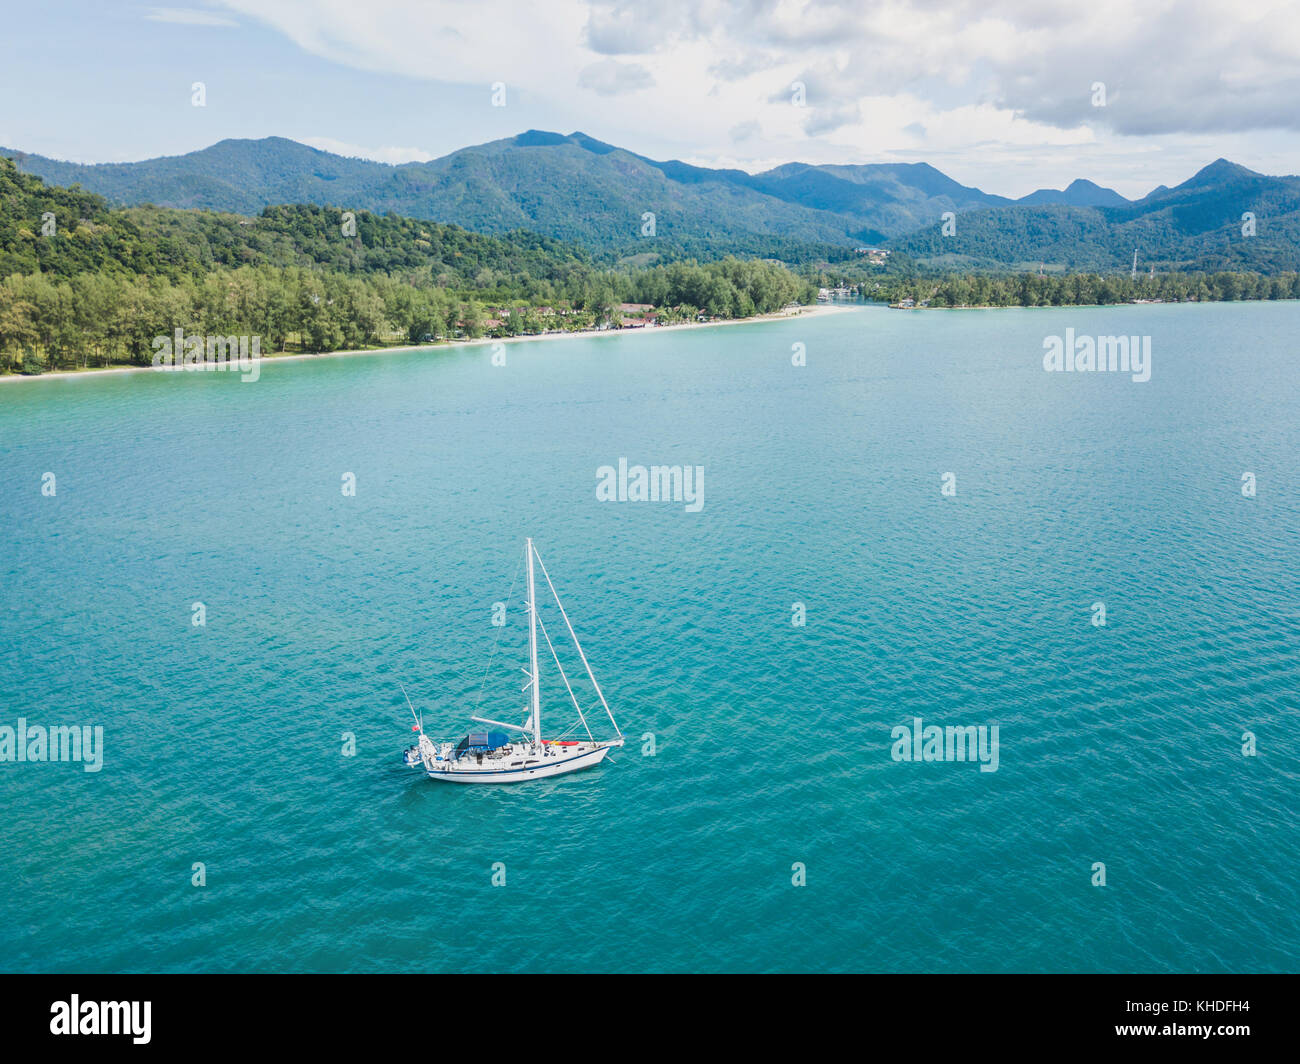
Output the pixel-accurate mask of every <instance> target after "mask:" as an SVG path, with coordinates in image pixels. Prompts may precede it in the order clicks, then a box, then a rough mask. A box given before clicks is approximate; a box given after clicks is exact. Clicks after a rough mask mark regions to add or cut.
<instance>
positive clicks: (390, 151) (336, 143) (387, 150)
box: [301, 137, 435, 166]
mask: <svg viewBox="0 0 1300 1064" xmlns="http://www.w3.org/2000/svg"><path fill="white" fill-rule="evenodd" d="M301 142H302V143H303V144H306V145H308V146H310V147H312V148H319V149H320V150H321V151H327V152H330V153H331V154H333V155H346V156H349V157H351V158H354V159H373V160H374V161H375V162H377V163H391V164H392V165H394V166H396V165H398V164H399V163H427V162H428V161H429V160H430V159H433V158H435V156H434V155H432V154H431V153H429V152H427V151H423V150H421V149H420V148H397V147H383V148H367V147H365V146H364V145H361V144H348V143H346V142H345V141H341V140H334V139H333V138H332V137H303V138H301Z"/></svg>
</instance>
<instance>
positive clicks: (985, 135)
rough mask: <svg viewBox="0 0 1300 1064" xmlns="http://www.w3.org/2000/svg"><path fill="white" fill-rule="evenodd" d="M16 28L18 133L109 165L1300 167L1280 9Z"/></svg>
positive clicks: (486, 13)
mask: <svg viewBox="0 0 1300 1064" xmlns="http://www.w3.org/2000/svg"><path fill="white" fill-rule="evenodd" d="M15 24H17V25H20V26H21V30H20V32H19V33H18V34H8V35H6V36H5V37H4V38H3V39H0V145H4V146H6V147H10V148H17V149H21V150H25V151H31V152H37V153H40V154H43V155H50V156H54V157H56V158H63V159H74V160H77V161H83V162H108V161H123V160H133V159H141V158H148V157H152V156H157V155H175V154H181V153H184V152H186V151H192V150H194V149H197V148H201V147H205V146H207V145H209V144H212V143H214V142H215V141H218V140H221V139H223V138H226V137H263V136H272V135H275V136H285V137H290V138H292V139H295V140H299V141H303V142H305V143H310V144H313V145H315V146H317V147H322V148H325V149H327V150H333V151H340V152H342V153H344V154H355V155H364V156H366V157H369V158H376V159H381V160H384V161H389V162H398V161H406V160H410V159H427V158H432V157H435V156H438V155H442V154H445V153H446V152H448V151H452V150H455V149H456V148H459V147H463V146H465V145H469V144H477V143H482V142H483V141H487V140H492V139H496V138H498V137H506V136H511V135H513V134H515V133H518V132H521V131H523V130H525V129H529V128H540V129H554V130H559V131H561V132H571V131H573V130H577V129H580V130H582V131H583V132H586V133H588V134H590V135H592V136H595V137H598V138H600V139H602V140H606V141H609V142H611V143H614V144H617V145H620V146H622V147H626V148H629V149H631V150H633V151H637V152H640V153H642V154H645V155H649V156H651V157H654V158H680V159H685V160H687V161H690V162H695V163H699V164H702V165H710V166H719V165H722V166H738V167H741V168H744V169H748V170H758V169H764V168H767V167H769V166H773V165H777V164H779V163H782V162H788V161H792V160H801V161H806V162H820V163H825V162H848V163H861V162H892V161H908V162H914V161H926V162H930V163H932V164H934V165H935V166H937V167H939V168H940V169H941V170H944V171H945V172H946V173H948V174H950V175H951V176H952V177H954V178H956V179H957V180H959V181H962V182H964V183H967V184H973V185H978V186H979V187H981V188H984V189H986V190H987V191H990V192H998V193H1002V194H1006V195H1023V194H1025V193H1027V192H1030V191H1032V190H1033V189H1035V188H1039V187H1061V186H1063V185H1065V184H1066V183H1068V182H1069V181H1070V180H1072V179H1074V178H1075V177H1087V178H1090V179H1092V180H1095V181H1097V182H1098V183H1100V184H1104V185H1109V186H1111V187H1114V188H1117V189H1118V190H1119V191H1120V192H1123V193H1124V194H1126V195H1140V194H1143V193H1145V192H1147V191H1149V190H1150V189H1151V188H1152V187H1154V186H1155V185H1157V184H1176V183H1178V182H1180V181H1182V180H1185V179H1186V178H1187V177H1189V176H1190V175H1191V174H1192V173H1193V172H1194V171H1195V170H1197V169H1199V168H1200V167H1201V166H1203V165H1205V164H1206V163H1208V162H1210V161H1212V160H1213V159H1215V158H1217V157H1219V156H1226V157H1228V158H1231V159H1233V160H1234V161H1236V162H1240V163H1243V164H1244V165H1247V166H1250V167H1252V168H1255V169H1259V170H1263V171H1265V172H1268V173H1295V172H1296V171H1297V170H1298V169H1300V132H1298V129H1300V117H1298V116H1297V115H1296V113H1295V112H1296V110H1297V109H1296V107H1295V101H1296V99H1300V31H1298V30H1297V28H1296V24H1297V20H1296V19H1295V18H1294V14H1293V12H1291V11H1289V8H1288V5H1287V4H1286V3H1283V2H1280V0H1276V2H1275V0H1256V2H1255V3H1253V4H1252V5H1251V6H1250V7H1249V8H1242V7H1241V6H1240V5H1235V4H1233V3H1230V2H1228V0H1178V2H1177V3H1171V2H1170V0H1150V2H1149V3H1148V4H1145V5H1142V6H1140V7H1138V6H1135V5H1132V4H1131V3H1129V2H1128V0H1124V2H1123V3H1121V2H1119V0H1090V2H1089V3H1088V4H1086V5H1079V4H1072V3H1071V4H1065V3H1039V2H1033V0H980V2H976V0H950V2H940V0H824V2H819V3H801V2H796V0H538V2H535V3H519V2H502V0H434V2H422V3H416V2H408V0H365V2H360V0H197V2H194V3H190V4H187V5H181V6H174V7H158V6H154V5H145V4H133V3H113V2H109V3H90V2H86V0H69V2H63V3H60V2H57V0H56V2H51V3H45V4H43V5H41V6H39V7H37V6H32V7H30V8H28V9H27V10H25V11H24V12H23V16H22V21H21V23H16V22H15V21H14V20H12V19H11V25H15ZM196 81H201V82H203V83H204V85H205V88H206V94H207V101H206V106H204V107H194V106H192V104H191V85H192V84H193V83H194V82H196ZM497 82H503V83H504V84H505V86H506V106H504V107H494V106H493V105H492V85H493V84H494V83H497ZM1097 83H1102V84H1104V85H1105V90H1106V91H1105V97H1106V99H1105V106H1104V107H1098V106H1096V93H1095V91H1094V89H1093V86H1094V85H1096V84H1097ZM796 86H801V87H802V89H801V91H798V92H796V91H794V90H795V88H796ZM796 97H798V99H796Z"/></svg>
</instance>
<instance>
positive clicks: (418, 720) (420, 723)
mask: <svg viewBox="0 0 1300 1064" xmlns="http://www.w3.org/2000/svg"><path fill="white" fill-rule="evenodd" d="M397 686H398V687H400V688H401V689H402V697H403V698H405V699H406V704H407V705H408V706H410V707H411V716H413V717H415V730H416V731H418V732H420V733H421V734H423V733H424V719H423V718H422V717H420V716H417V715H416V712H415V707H414V706H411V696H410V695H408V694H407V693H406V685H405V684H403V683H402V681H401V680H398V681H397Z"/></svg>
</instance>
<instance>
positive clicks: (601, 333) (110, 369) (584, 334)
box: [0, 303, 855, 384]
mask: <svg viewBox="0 0 1300 1064" xmlns="http://www.w3.org/2000/svg"><path fill="white" fill-rule="evenodd" d="M853 309H855V306H845V305H843V304H834V303H832V304H826V303H817V304H813V305H811V306H807V307H801V308H800V309H799V310H796V311H790V312H788V313H785V312H781V311H775V312H773V313H771V314H755V315H754V316H753V317H751V318H728V319H726V320H724V321H684V322H680V323H678V324H677V325H656V326H654V327H653V328H648V329H647V328H640V329H604V330H598V329H585V330H582V331H578V332H550V333H534V334H532V335H520V336H503V337H500V338H499V339H492V338H490V337H480V338H479V339H476V340H471V339H468V338H466V339H461V340H442V341H438V342H435V343H431V344H399V345H396V346H394V347H368V348H362V349H359V350H351V351H318V352H307V351H304V352H296V353H294V354H276V355H262V356H261V359H260V361H261V363H262V365H266V364H268V363H272V362H301V361H304V360H306V359H315V358H353V357H356V356H358V355H395V354H400V353H403V352H407V351H444V350H449V349H452V348H457V347H476V346H477V347H482V346H485V345H492V344H517V343H528V342H533V341H544V340H581V339H589V338H594V337H611V336H627V335H637V334H649V335H657V334H658V333H661V332H675V331H677V330H680V329H717V328H722V327H724V326H728V325H755V324H759V323H762V322H772V321H794V320H795V319H798V318H809V317H815V316H817V315H820V314H833V313H839V312H843V311H847V310H853ZM157 372H159V371H158V370H157V369H156V368H155V367H153V366H103V367H100V368H97V369H55V370H46V371H45V372H43V373H30V374H27V373H5V374H0V384H4V383H5V382H6V381H39V380H76V379H80V378H82V377H103V376H108V375H112V374H121V373H157ZM195 372H199V371H198V370H196V371H195Z"/></svg>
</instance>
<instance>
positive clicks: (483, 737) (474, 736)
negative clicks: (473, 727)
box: [456, 731, 510, 757]
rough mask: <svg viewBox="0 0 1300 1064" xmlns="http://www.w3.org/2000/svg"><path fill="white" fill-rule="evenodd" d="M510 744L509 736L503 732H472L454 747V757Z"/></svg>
mask: <svg viewBox="0 0 1300 1064" xmlns="http://www.w3.org/2000/svg"><path fill="white" fill-rule="evenodd" d="M508 742H510V736H508V735H507V734H506V733H505V732H503V731H472V732H470V733H469V734H468V735H467V736H465V738H463V739H462V740H461V741H460V745H459V746H457V747H456V756H458V757H459V756H460V755H461V754H463V753H465V752H466V751H469V752H471V753H477V752H479V751H483V750H495V749H496V748H497V747H498V746H505V745H506V744H507V743H508Z"/></svg>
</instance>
